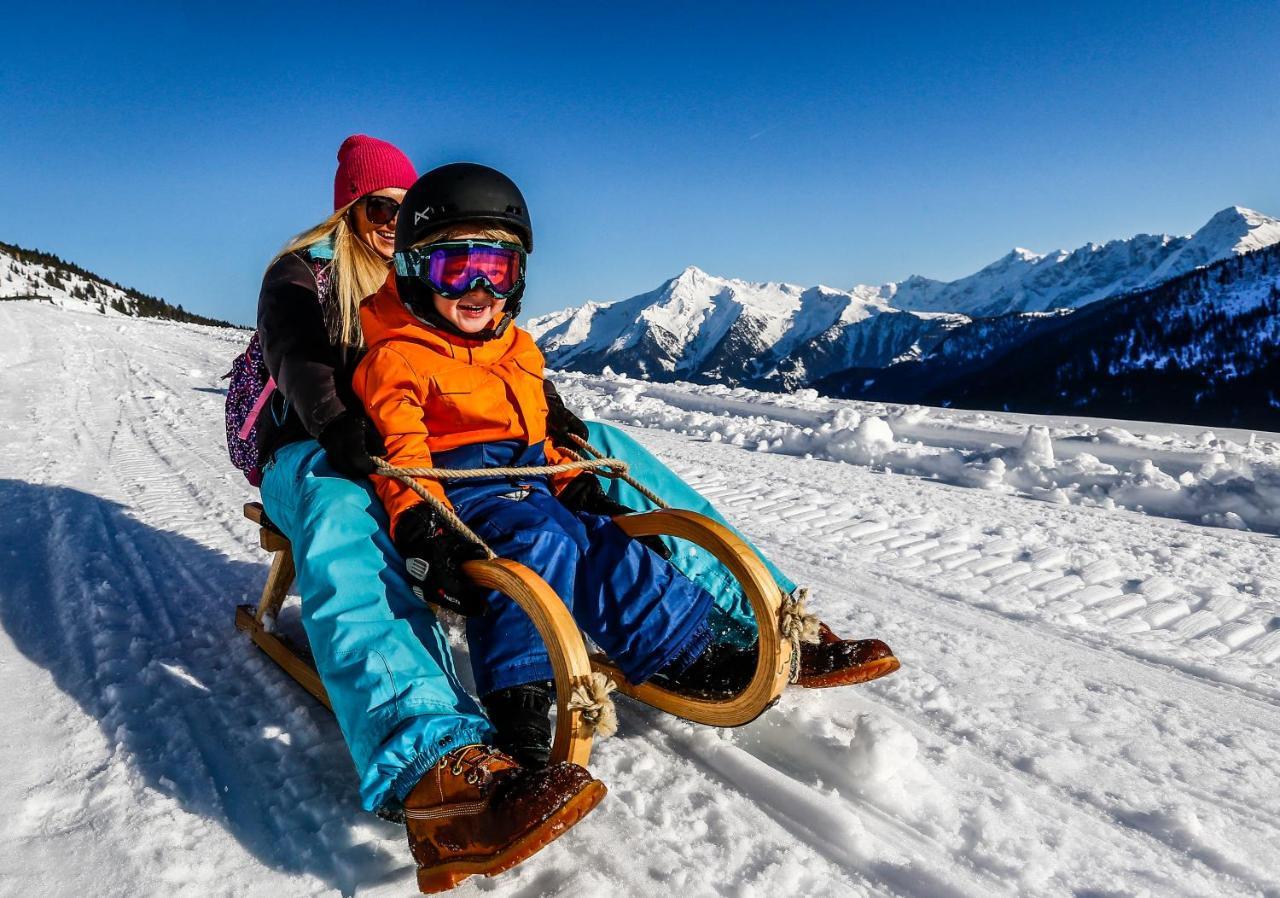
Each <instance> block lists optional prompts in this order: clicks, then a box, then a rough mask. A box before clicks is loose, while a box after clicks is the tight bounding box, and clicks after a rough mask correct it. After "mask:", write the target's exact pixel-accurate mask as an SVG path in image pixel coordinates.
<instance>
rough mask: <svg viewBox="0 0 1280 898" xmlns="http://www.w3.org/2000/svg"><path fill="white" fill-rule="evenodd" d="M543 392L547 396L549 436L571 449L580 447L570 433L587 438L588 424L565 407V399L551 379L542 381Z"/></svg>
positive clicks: (556, 442)
mask: <svg viewBox="0 0 1280 898" xmlns="http://www.w3.org/2000/svg"><path fill="white" fill-rule="evenodd" d="M542 392H543V393H545V394H546V396H547V436H549V437H551V442H553V443H555V444H557V445H560V446H568V447H569V448H570V449H576V448H578V444H577V443H575V442H574V441H573V440H571V439H569V434H572V435H573V436H575V437H579V438H581V439H584V440H585V439H587V425H585V424H583V423H582V419H581V418H579V417H578V416H577V415H575V414H574V413H573V412H571V411H569V409H567V408H566V407H565V404H564V400H563V399H561V398H560V394H559V393H558V392H556V386H555V384H553V383H552V382H551V381H549V380H544V381H543V382H542Z"/></svg>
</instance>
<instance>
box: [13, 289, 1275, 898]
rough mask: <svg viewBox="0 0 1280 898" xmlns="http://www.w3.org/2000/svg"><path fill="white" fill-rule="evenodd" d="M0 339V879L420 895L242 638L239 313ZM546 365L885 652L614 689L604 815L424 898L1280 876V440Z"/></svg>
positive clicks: (285, 685)
mask: <svg viewBox="0 0 1280 898" xmlns="http://www.w3.org/2000/svg"><path fill="white" fill-rule="evenodd" d="M0 332H2V333H4V334H5V340H4V341H3V343H0V447H3V449H4V450H5V451H4V452H3V453H0V507H3V509H4V514H3V515H0V720H2V721H3V724H4V726H3V733H2V735H0V769H3V771H4V776H3V777H0V803H2V804H3V806H4V808H5V811H6V812H5V814H4V816H3V818H0V893H3V894H5V895H9V894H12V895H22V896H28V895H31V896H36V895H38V896H42V898H61V896H77V898H78V896H83V895H95V896H97V895H103V896H137V895H166V896H169V895H172V896H184V895H192V896H196V895H199V896H205V895H228V896H263V898H291V896H318V895H325V896H329V895H332V896H339V895H344V896H346V895H359V896H393V895H394V896H405V895H410V894H414V877H413V871H412V867H411V864H410V861H409V856H408V852H407V850H406V846H405V842H404V836H403V833H402V831H401V830H400V829H398V828H397V827H395V826H393V825H391V824H388V823H384V822H383V821H380V820H377V819H375V818H373V817H371V816H369V815H367V814H364V813H362V812H361V811H360V810H359V808H358V807H357V803H356V799H355V793H356V783H355V781H354V774H353V772H352V770H351V767H350V764H349V761H348V759H347V756H346V750H345V748H344V746H343V744H342V738H341V735H340V734H339V732H338V729H337V727H336V726H335V724H334V722H333V720H332V718H331V717H330V716H329V714H328V713H327V712H326V711H324V710H323V709H322V708H321V707H320V706H319V705H318V704H316V703H315V702H314V701H313V700H312V699H311V698H310V697H308V696H307V694H306V693H304V692H303V691H302V690H301V689H299V688H298V687H296V686H295V685H293V684H292V682H291V681H289V680H288V679H287V678H286V677H285V676H284V675H283V674H282V673H281V672H280V671H279V670H278V669H276V668H275V667H274V666H273V665H272V664H271V663H270V662H269V661H267V660H266V659H265V658H264V657H263V656H262V655H261V654H260V653H259V652H258V651H257V650H256V649H254V648H252V647H251V646H250V645H249V644H248V643H247V641H246V640H244V639H243V637H242V636H241V635H240V634H237V633H236V632H235V630H234V629H233V627H232V612H233V608H234V606H235V604H236V603H237V602H245V601H252V600H254V599H255V598H256V596H257V593H258V591H259V590H260V588H261V584H262V582H263V580H264V578H265V576H266V558H265V556H264V555H263V553H262V552H261V551H260V550H258V549H257V548H256V542H255V534H254V530H253V527H252V525H251V524H249V522H247V521H245V520H244V519H243V518H242V517H241V514H240V506H241V503H243V502H244V501H245V500H247V499H250V498H252V497H253V492H252V491H251V490H250V489H249V488H248V487H247V485H246V484H245V482H244V481H243V479H242V478H241V477H240V475H239V473H238V472H236V471H234V470H233V469H231V468H230V466H229V465H228V463H227V461H226V459H225V454H224V448H223V435H222V419H221V405H222V398H223V397H222V395H221V393H220V388H221V386H222V382H221V381H220V379H219V375H220V374H221V373H222V372H223V371H224V370H225V369H226V366H227V363H228V361H229V359H230V358H231V356H232V355H233V354H234V353H235V352H237V351H239V350H240V349H241V348H242V346H243V342H244V335H243V332H237V331H227V330H217V329H211V328H203V327H196V326H190V325H176V324H172V323H166V322H151V321H141V320H136V319H129V318H124V317H112V316H103V315H101V314H98V313H97V312H80V311H76V310H72V309H70V308H68V309H58V308H56V307H54V306H51V305H49V304H47V303H34V302H6V303H0ZM553 376H554V377H555V378H556V379H557V381H558V382H559V383H560V384H561V386H562V389H563V392H564V394H565V396H566V398H567V400H568V401H569V403H570V405H571V406H574V407H577V408H579V409H583V410H584V411H585V410H587V409H588V408H589V409H590V410H591V411H592V412H593V413H594V414H596V415H597V416H600V417H605V418H609V419H612V420H614V421H615V422H618V423H619V424H623V425H629V426H634V427H631V428H629V429H630V432H631V433H632V434H633V435H634V436H636V437H637V438H638V439H640V440H641V441H643V442H644V443H645V444H646V445H648V446H649V447H651V448H652V449H653V450H654V451H656V452H657V453H659V454H660V455H661V456H662V457H663V458H664V459H665V460H666V461H667V462H668V463H670V464H671V465H672V466H673V467H674V468H675V469H676V470H677V471H678V472H679V473H680V474H681V475H682V476H684V477H686V478H688V479H689V480H690V482H692V483H694V484H695V485H696V486H697V487H698V488H700V489H701V490H703V491H704V492H705V493H706V494H707V495H709V496H711V497H713V498H714V500H715V501H716V502H717V503H718V504H719V505H720V506H721V507H722V508H723V509H724V511H725V512H726V513H727V514H728V515H729V516H730V517H731V518H732V519H733V520H734V521H735V522H736V523H738V524H739V525H741V527H742V528H743V529H744V530H745V531H746V532H747V533H748V534H749V535H750V536H751V537H752V538H753V539H755V540H757V541H759V543H760V544H761V546H762V547H763V548H764V550H765V551H767V552H768V553H769V554H770V555H771V556H772V557H773V558H774V559H775V560H776V561H777V562H778V563H779V564H780V565H781V566H782V567H783V568H784V569H785V570H787V571H788V572H789V573H790V574H791V575H792V576H793V577H796V578H797V579H798V580H800V581H801V582H804V583H807V584H810V585H811V586H812V587H813V598H812V601H811V604H812V605H814V606H815V607H816V609H817V610H819V611H820V612H821V613H822V615H823V617H824V618H825V619H826V620H827V621H828V622H829V623H830V624H831V625H832V626H833V628H834V629H836V631H837V632H841V633H847V634H851V635H854V634H856V635H870V634H875V635H878V636H881V637H883V638H885V639H886V640H888V641H889V642H890V644H892V645H893V646H894V647H895V648H896V650H897V652H898V654H899V655H900V656H901V657H902V659H903V662H904V667H903V669H902V670H901V671H899V672H898V673H896V674H894V675H893V676H891V677H888V678H886V679H885V680H882V681H879V682H876V683H872V684H869V685H867V686H864V687H858V688H853V689H843V690H828V691H821V692H795V691H788V692H787V693H786V694H785V695H784V696H783V698H782V701H781V702H780V703H779V704H778V705H777V706H776V707H775V708H773V709H772V710H771V711H769V712H768V713H767V714H765V715H764V716H763V717H762V718H761V719H760V720H758V721H756V722H755V723H753V724H751V725H750V726H748V727H744V728H741V729H737V730H724V731H720V730H712V729H707V728H702V727H697V726H694V725H691V724H685V723H682V722H680V721H678V720H675V719H673V718H669V717H664V716H662V715H659V714H657V713H655V712H652V711H649V710H646V709H644V708H641V707H639V706H636V705H634V704H631V703H628V702H625V701H623V702H621V703H620V712H621V713H620V718H621V731H620V733H619V735H618V736H617V737H615V738H613V739H610V740H606V741H604V742H601V743H599V745H598V746H597V747H596V749H595V751H594V753H593V756H592V762H591V767H592V770H593V772H594V773H595V774H596V775H597V776H600V777H601V778H602V779H603V780H604V781H605V782H606V783H607V784H608V785H609V788H610V794H609V796H608V797H607V798H606V800H605V802H604V803H603V804H602V805H601V806H600V808H598V809H597V810H596V811H595V812H594V813H592V814H591V815H590V816H589V817H588V818H587V819H586V820H585V821H584V822H583V823H582V824H581V825H580V826H578V827H576V828H575V829H574V830H573V831H572V832H570V833H569V834H567V835H566V836H565V838H564V839H562V840H561V841H559V842H557V843H556V844H555V845H552V846H551V847H549V848H548V849H547V850H546V851H544V852H542V853H540V854H539V855H537V856H536V857H534V858H533V859H531V860H530V861H529V862H527V863H525V864H522V865H521V866H520V867H518V868H516V869H515V870H513V871H511V872H510V873H508V874H504V875H503V876H502V877H500V878H497V879H495V880H488V881H480V882H476V881H474V880H472V881H468V882H466V883H464V884H463V885H462V886H461V887H460V888H459V889H458V890H457V892H455V893H454V894H457V895H459V896H474V895H480V894H485V895H496V896H517V895H520V896H524V895H547V896H575V898H580V896H583V895H605V894H607V895H627V896H631V895H634V896H645V898H648V896H652V895H666V894H676V893H679V894H685V895H690V896H713V895H734V896H753V895H759V896H765V895H780V894H786V895H806V896H841V898H843V896H872V895H874V896H885V895H888V896H910V898H937V896H948V898H955V896H984V898H986V896H992V895H999V896H1033V898H1034V896H1059V895H1150V896H1160V898H1166V896H1206V895H1214V896H1233V895H1240V896H1245V895H1275V894H1280V871H1278V870H1277V867H1276V864H1275V862H1274V854H1275V846H1276V844H1277V843H1280V748H1277V746H1280V671H1278V668H1277V665H1280V627H1278V625H1277V622H1278V621H1280V580H1277V575H1276V572H1277V571H1280V541H1277V538H1276V536H1275V535H1274V533H1275V531H1276V526H1277V524H1276V519H1275V515H1276V509H1277V508H1280V495H1277V491H1276V483H1277V477H1278V474H1277V469H1278V467H1280V434H1263V433H1259V434H1256V435H1253V436H1252V438H1251V435H1250V434H1247V433H1235V432H1222V431H1220V432H1218V433H1217V434H1216V435H1215V434H1207V433H1202V432H1200V431H1199V430H1198V429H1194V428H1180V427H1164V426H1153V425H1136V424H1123V423H1120V422H1099V421H1083V420H1075V419H1064V418H1060V419H1030V418H1024V417H1019V416H1011V415H989V414H979V413H972V412H969V413H961V412H954V411H941V410H936V409H924V408H914V409H912V408H902V407H890V406H878V405H874V404H869V403H850V402H840V401H836V400H830V399H823V398H821V397H818V396H816V395H813V394H811V393H807V392H802V393H799V394H795V395H790V396H783V395H778V394H772V395H771V394H761V393H753V392H750V391H747V390H729V389H727V388H724V387H718V386H709V387H691V386H688V385H661V386H651V385H646V384H642V383H638V382H636V381H634V380H629V379H619V378H601V377H588V376H583V375H553ZM1032 425H1034V426H1032ZM1041 427H1043V428H1044V429H1038V428H1041ZM806 456H808V457H806ZM1139 506H1140V507H1141V508H1142V512H1138V511H1137V509H1138V508H1139ZM1202 521H1203V523H1202ZM1222 525H1226V526H1222ZM1241 526H1248V527H1251V528H1252V529H1253V530H1254V531H1256V532H1252V533H1249V532H1243V531H1240V530H1237V529H1231V528H1232V527H1241ZM455 641H456V634H455ZM463 667H464V668H465V667H466V665H465V664H463Z"/></svg>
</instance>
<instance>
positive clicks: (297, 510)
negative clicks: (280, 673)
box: [261, 440, 493, 811]
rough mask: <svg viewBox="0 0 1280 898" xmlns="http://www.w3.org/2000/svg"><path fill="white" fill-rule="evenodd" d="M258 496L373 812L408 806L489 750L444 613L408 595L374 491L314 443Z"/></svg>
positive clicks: (489, 733) (290, 450)
mask: <svg viewBox="0 0 1280 898" xmlns="http://www.w3.org/2000/svg"><path fill="white" fill-rule="evenodd" d="M261 489H262V504H263V506H264V507H265V508H266V512H267V515H268V516H269V517H270V518H271V520H272V521H273V522H274V523H275V524H276V526H277V527H279V528H280V529H281V530H282V531H283V532H284V534H285V535H286V536H287V537H289V541H290V542H292V543H293V557H294V563H295V565H296V566H297V571H298V592H299V594H300V595H302V597H303V601H302V624H303V627H304V628H305V629H306V631H307V638H308V639H309V640H310V642H311V651H312V653H313V654H314V656H315V659H316V666H317V668H318V669H319V671H320V679H321V680H322V681H323V682H324V687H325V689H326V691H327V692H328V693H329V700H330V702H332V704H333V712H334V715H335V716H336V717H337V718H338V726H339V727H340V728H341V730H342V735H343V736H344V737H345V738H346V741H347V747H348V749H349V750H350V752H351V759H352V761H353V762H355V767H356V772H357V773H358V774H359V777H360V798H361V802H362V804H363V805H364V808H365V809H366V810H369V811H376V810H378V809H379V808H381V807H383V806H384V805H386V804H388V803H389V802H391V800H392V799H393V798H394V799H403V798H404V797H405V795H407V794H408V793H409V791H410V790H411V789H412V788H413V787H414V785H415V784H416V783H417V781H418V780H419V779H420V778H421V776H422V775H423V774H424V773H425V772H426V771H427V770H429V769H430V768H431V766H432V765H433V764H435V763H436V762H437V761H438V760H439V759H440V757H441V756H442V755H444V754H446V753H447V752H449V751H452V750H453V749H455V748H458V747H460V746H463V745H471V744H474V743H478V742H483V743H488V742H492V740H493V728H492V727H491V726H490V724H489V722H488V720H487V719H486V718H485V716H484V713H483V712H482V711H481V710H480V708H479V706H478V705H477V704H476V702H475V700H474V699H472V698H471V696H470V695H468V694H467V692H466V691H465V690H464V689H463V688H462V686H461V684H460V683H459V682H458V678H457V674H456V673H455V671H454V667H453V658H452V655H451V653H450V651H449V644H448V641H447V640H446V638H445V635H444V632H443V630H442V629H441V627H440V625H439V623H438V622H437V620H436V617H435V615H434V614H433V613H432V611H431V609H430V608H428V607H427V606H426V605H424V604H423V603H422V602H421V601H419V600H418V599H417V598H416V597H415V596H414V595H413V593H412V592H411V591H410V588H409V584H408V583H407V582H406V580H405V578H404V573H403V572H404V562H403V561H402V560H401V558H400V556H399V554H398V553H397V552H396V550H395V548H394V546H393V545H392V543H391V537H390V536H389V535H388V522H387V515H386V512H385V511H384V509H383V507H382V503H381V502H380V501H379V500H378V497H377V495H375V493H374V491H373V486H372V484H370V483H369V482H368V481H361V482H355V481H352V480H348V479H347V478H345V477H343V476H342V475H341V474H339V473H337V472H336V471H334V470H333V469H332V468H331V467H330V466H329V464H328V462H327V461H326V460H325V455H324V450H323V449H321V448H320V445H319V444H318V443H316V442H315V441H314V440H306V441H303V442H298V443H291V444H290V445H288V446H285V447H283V448H282V449H280V450H279V451H277V452H276V454H275V458H274V459H273V460H272V462H271V463H270V464H269V465H268V466H267V468H266V471H265V472H264V476H263V479H262V487H261Z"/></svg>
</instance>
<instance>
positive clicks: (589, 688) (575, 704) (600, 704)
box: [566, 670, 618, 739]
mask: <svg viewBox="0 0 1280 898" xmlns="http://www.w3.org/2000/svg"><path fill="white" fill-rule="evenodd" d="M617 688H618V684H617V683H615V682H614V681H613V678H612V677H610V676H607V675H605V674H602V673H601V672H600V671H598V670H593V671H592V672H591V676H589V677H587V678H585V679H583V680H579V681H578V682H577V683H575V684H574V686H573V691H572V692H571V693H569V702H568V704H567V705H566V707H567V708H568V710H570V711H578V712H580V713H581V714H582V723H583V724H584V725H585V726H586V727H587V728H588V729H589V730H590V731H591V734H592V735H593V736H595V737H597V738H599V739H608V738H609V737H610V736H612V735H613V734H614V733H616V732H617V731H618V710H617V708H615V707H614V705H613V698H612V697H610V695H609V693H611V692H613V691H614V690H615V689H617Z"/></svg>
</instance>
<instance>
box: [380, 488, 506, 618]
mask: <svg viewBox="0 0 1280 898" xmlns="http://www.w3.org/2000/svg"><path fill="white" fill-rule="evenodd" d="M395 544H396V549H397V550H398V551H399V552H400V555H401V556H402V557H403V558H404V568H405V571H406V572H407V573H408V575H409V583H410V584H411V585H412V587H413V594H414V595H416V596H417V597H418V598H420V599H422V601H424V602H432V603H434V604H436V605H439V606H441V607H442V608H448V609H449V610H450V611H456V612H458V613H459V614H462V615H465V616H466V617H477V616H479V615H481V614H484V612H485V610H486V608H487V606H486V605H485V602H484V598H483V595H482V594H481V593H480V591H479V590H478V589H477V588H476V587H474V586H472V585H471V584H470V583H469V582H467V580H466V578H465V577H464V576H463V574H462V562H464V561H470V560H472V559H475V558H484V557H485V553H484V550H483V549H481V548H480V547H479V546H477V545H476V544H475V543H473V542H471V540H469V539H465V538H463V537H461V536H459V535H458V534H456V533H454V532H453V531H452V530H450V529H448V528H447V527H444V526H443V525H442V524H441V523H440V519H439V518H438V517H437V516H436V513H435V512H434V511H432V510H431V508H430V506H428V505H426V504H422V505H415V506H413V507H412V508H410V509H409V510H408V511H406V512H404V513H403V514H401V515H400V518H399V519H398V520H397V521H396V535H395Z"/></svg>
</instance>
